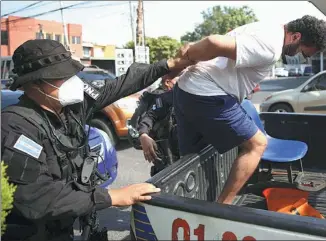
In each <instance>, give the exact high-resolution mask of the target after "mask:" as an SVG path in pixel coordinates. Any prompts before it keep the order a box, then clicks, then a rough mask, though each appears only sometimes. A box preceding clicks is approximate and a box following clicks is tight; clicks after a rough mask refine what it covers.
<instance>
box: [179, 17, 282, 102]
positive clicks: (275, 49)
mask: <svg viewBox="0 0 326 241" xmlns="http://www.w3.org/2000/svg"><path fill="white" fill-rule="evenodd" d="M227 35H231V36H235V38H236V47H237V59H236V61H234V60H232V59H228V58H225V57H217V58H215V59H213V60H209V61H203V62H199V63H197V64H196V65H195V66H191V67H190V68H189V69H188V70H187V71H186V72H185V73H184V74H183V75H181V76H180V78H179V80H178V85H179V87H180V88H181V89H182V90H184V91H186V92H188V93H191V94H194V95H201V96H214V95H226V94H230V95H232V96H234V97H236V98H238V100H239V101H240V102H241V101H242V100H243V99H244V98H245V97H246V96H247V95H248V94H249V93H250V92H251V91H252V90H253V89H254V88H255V87H256V85H257V84H258V83H259V82H260V81H262V80H263V79H264V78H265V77H267V76H268V74H269V72H270V71H271V69H272V67H273V65H274V64H275V63H276V62H277V61H278V60H279V58H280V57H281V54H282V48H283V42H284V27H283V26H282V25H280V24H272V23H263V22H255V23H250V24H246V25H243V26H241V27H238V28H236V29H234V30H232V31H231V32H229V33H227Z"/></svg>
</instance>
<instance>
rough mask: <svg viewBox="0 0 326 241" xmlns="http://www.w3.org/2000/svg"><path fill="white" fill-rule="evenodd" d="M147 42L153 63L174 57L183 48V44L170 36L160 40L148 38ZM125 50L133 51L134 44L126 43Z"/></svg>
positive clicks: (162, 37)
mask: <svg viewBox="0 0 326 241" xmlns="http://www.w3.org/2000/svg"><path fill="white" fill-rule="evenodd" d="M145 41H146V46H148V47H149V58H150V62H151V63H153V62H157V61H160V60H162V59H164V58H170V57H172V56H174V55H175V54H176V53H177V51H178V49H179V48H180V47H181V43H180V42H179V41H178V40H176V39H173V38H171V37H169V36H160V37H158V38H151V37H147V38H146V39H145ZM124 48H129V49H133V48H134V42H133V41H130V42H128V43H126V44H125V46H124Z"/></svg>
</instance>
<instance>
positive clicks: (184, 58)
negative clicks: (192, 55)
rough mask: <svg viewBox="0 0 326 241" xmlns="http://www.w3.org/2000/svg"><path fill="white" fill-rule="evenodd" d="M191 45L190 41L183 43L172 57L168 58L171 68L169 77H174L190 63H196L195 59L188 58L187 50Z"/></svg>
mask: <svg viewBox="0 0 326 241" xmlns="http://www.w3.org/2000/svg"><path fill="white" fill-rule="evenodd" d="M191 45H192V43H186V44H184V45H183V46H182V47H181V48H180V49H179V50H178V53H177V54H176V56H175V57H174V58H170V59H168V66H169V69H170V70H171V73H170V74H169V76H170V77H171V78H174V77H175V76H177V75H178V73H179V72H180V71H182V70H183V69H185V68H187V67H188V66H190V65H193V64H196V62H195V61H193V60H191V59H189V56H188V54H187V51H188V49H189V47H190V46H191Z"/></svg>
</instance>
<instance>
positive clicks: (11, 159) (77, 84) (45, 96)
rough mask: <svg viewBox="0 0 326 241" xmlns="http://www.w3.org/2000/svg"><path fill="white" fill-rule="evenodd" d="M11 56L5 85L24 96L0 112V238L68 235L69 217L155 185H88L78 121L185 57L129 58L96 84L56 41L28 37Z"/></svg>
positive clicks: (88, 164)
mask: <svg viewBox="0 0 326 241" xmlns="http://www.w3.org/2000/svg"><path fill="white" fill-rule="evenodd" d="M13 62H14V70H13V72H14V73H16V74H17V77H16V78H15V79H14V81H13V83H12V85H11V89H12V90H16V89H23V90H24V95H23V96H22V97H21V98H20V101H19V103H18V104H17V105H14V106H10V107H7V108H6V109H5V110H3V111H2V114H1V120H2V121H1V154H2V160H3V161H4V163H5V164H6V165H8V169H7V174H8V176H9V180H10V182H12V183H14V184H15V185H17V189H16V192H15V194H14V208H13V209H12V211H11V214H10V216H9V217H8V218H7V232H6V234H5V235H4V236H3V237H2V240H51V241H53V240H60V241H65V240H72V239H73V233H72V231H73V227H72V226H73V223H74V221H75V220H76V218H78V217H84V216H85V217H89V215H91V214H93V213H94V210H95V211H96V210H100V209H104V208H107V207H110V206H128V205H132V204H133V203H135V202H137V201H142V200H149V199H150V196H149V195H148V194H150V193H155V192H158V191H159V189H157V188H156V187H154V186H153V185H151V184H148V183H142V184H134V185H130V186H127V187H124V188H121V189H115V190H114V189H109V190H106V189H103V188H101V187H96V186H95V185H94V180H96V178H103V176H102V177H101V175H100V174H99V173H98V172H97V171H96V168H95V164H94V163H95V161H94V160H95V156H94V153H91V152H90V150H89V147H88V143H87V140H88V132H86V131H85V129H84V127H85V125H86V123H87V121H88V120H89V119H90V118H91V116H92V113H94V112H96V111H99V110H101V109H102V108H103V107H105V106H107V105H109V104H111V103H113V102H114V101H116V100H118V99H120V98H122V97H125V96H128V95H131V94H133V93H135V92H137V91H139V90H141V89H143V88H145V87H147V86H149V85H151V84H152V83H153V82H154V81H155V80H156V79H158V78H159V77H161V76H163V75H165V74H167V73H169V72H170V71H171V72H173V71H175V72H178V71H179V70H180V69H183V68H184V67H186V66H188V65H190V64H191V62H189V61H187V60H185V59H182V58H175V59H169V60H162V61H159V62H157V63H154V64H151V65H149V64H140V63H134V64H132V65H131V66H130V68H129V69H128V71H127V73H126V74H125V75H122V76H120V77H117V78H116V80H115V81H107V82H106V84H105V86H104V87H103V88H102V89H101V90H100V91H98V90H96V89H94V88H93V87H92V86H90V85H88V84H87V83H83V82H82V81H81V80H80V79H79V78H78V77H77V76H76V74H77V73H78V72H79V71H81V70H82V69H83V68H84V66H83V65H82V64H80V63H79V62H77V61H75V60H73V59H72V57H71V53H70V52H69V51H67V50H66V49H65V48H64V46H63V45H62V44H60V43H59V42H56V41H53V40H29V41H27V42H25V43H23V44H22V45H21V46H19V47H18V48H17V49H16V50H15V52H14V54H13ZM87 220H88V221H87ZM87 220H86V221H85V226H86V227H89V226H91V225H90V224H89V223H88V222H89V220H90V219H87Z"/></svg>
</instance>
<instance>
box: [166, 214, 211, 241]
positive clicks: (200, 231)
mask: <svg viewBox="0 0 326 241" xmlns="http://www.w3.org/2000/svg"><path fill="white" fill-rule="evenodd" d="M180 228H182V229H183V240H190V226H189V224H188V222H187V221H186V220H184V219H181V218H177V219H175V220H174V221H173V224H172V240H179V239H178V231H179V229H180ZM204 234H205V226H204V225H203V224H199V225H198V227H197V228H196V229H195V230H194V235H196V236H197V240H204Z"/></svg>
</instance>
